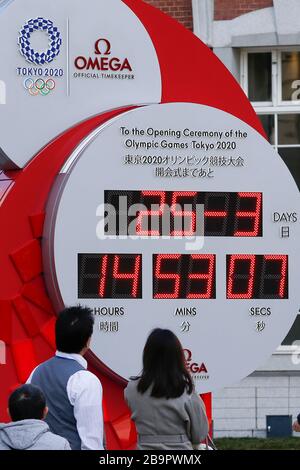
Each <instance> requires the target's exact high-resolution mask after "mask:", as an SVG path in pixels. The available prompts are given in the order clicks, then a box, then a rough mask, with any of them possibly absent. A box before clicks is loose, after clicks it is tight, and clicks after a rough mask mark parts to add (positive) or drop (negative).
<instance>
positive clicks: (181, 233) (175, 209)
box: [171, 191, 197, 237]
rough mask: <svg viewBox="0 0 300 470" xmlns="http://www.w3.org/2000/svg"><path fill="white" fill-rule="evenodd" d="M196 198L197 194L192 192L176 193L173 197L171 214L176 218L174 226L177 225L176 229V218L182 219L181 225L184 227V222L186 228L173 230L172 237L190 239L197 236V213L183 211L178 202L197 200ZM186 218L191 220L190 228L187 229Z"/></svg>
mask: <svg viewBox="0 0 300 470" xmlns="http://www.w3.org/2000/svg"><path fill="white" fill-rule="evenodd" d="M195 196H197V192H191V191H180V192H178V191H177V192H174V193H173V195H172V205H171V213H172V214H173V216H174V224H175V227H176V218H178V217H180V223H181V225H182V222H183V227H184V230H176V229H175V230H173V231H172V232H171V235H172V236H175V237H188V236H192V235H194V234H195V232H196V213H195V211H186V210H182V208H181V209H180V207H181V206H180V204H179V202H178V200H179V199H180V198H183V197H184V198H195ZM186 218H189V219H190V224H189V228H188V229H186V224H185V221H186Z"/></svg>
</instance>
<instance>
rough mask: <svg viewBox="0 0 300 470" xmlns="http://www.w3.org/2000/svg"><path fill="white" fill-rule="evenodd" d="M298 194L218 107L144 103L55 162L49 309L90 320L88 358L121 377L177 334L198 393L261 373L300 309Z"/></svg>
mask: <svg viewBox="0 0 300 470" xmlns="http://www.w3.org/2000/svg"><path fill="white" fill-rule="evenodd" d="M298 217H299V192H298V189H297V187H296V184H295V182H294V180H293V178H292V176H291V174H290V172H289V170H288V169H287V167H286V166H285V164H284V163H283V161H282V160H281V158H280V156H279V155H278V154H277V153H276V152H275V151H274V150H273V148H272V147H271V146H270V145H269V144H268V143H267V142H266V141H265V140H264V139H263V138H262V137H261V136H260V135H259V134H258V133H257V132H255V131H254V130H253V129H252V128H250V127H249V126H248V125H246V124H245V123H244V122H242V121H240V120H238V119H237V118H235V117H233V116H231V115H229V114H226V113H224V112H222V111H220V110H218V109H215V108H210V107H207V106H202V105H196V104H190V103H172V104H164V105H153V106H146V107H142V108H139V109H135V110H131V111H129V112H126V113H124V114H123V115H121V116H119V117H117V118H115V119H113V120H111V121H110V122H108V123H107V124H106V125H103V126H102V127H100V128H99V129H97V130H96V131H95V132H94V133H93V134H91V135H90V136H89V137H88V138H87V139H86V140H85V141H84V142H82V144H81V145H80V147H79V148H78V149H77V150H76V151H75V153H74V154H73V155H71V157H70V158H69V160H68V162H67V163H66V165H65V166H64V167H63V168H62V170H61V173H60V175H59V177H58V179H57V183H56V185H55V187H54V189H53V192H52V195H51V197H50V200H49V204H48V208H47V220H46V232H45V243H44V256H45V265H46V266H47V268H46V271H47V272H46V279H47V283H48V289H49V292H50V295H51V297H52V299H53V301H54V303H55V305H56V307H57V309H59V308H61V307H62V306H64V305H73V304H77V303H80V304H83V305H87V306H89V307H91V308H92V309H93V312H94V314H95V331H94V335H93V340H92V347H91V348H92V351H93V353H94V354H95V355H96V356H97V357H98V358H99V359H100V360H101V361H102V362H104V363H105V364H106V365H107V366H108V367H109V368H110V369H111V370H112V371H114V372H115V373H117V374H118V375H120V376H121V377H123V378H126V379H128V378H129V377H130V376H131V375H136V374H138V373H139V372H140V371H141V368H142V352H143V347H144V344H145V341H146V338H147V336H148V334H149V333H150V331H151V330H152V329H153V328H155V327H161V328H168V329H171V330H173V331H174V332H175V333H176V334H177V335H178V337H179V338H180V340H181V342H182V345H183V347H184V349H185V354H186V361H187V365H188V367H189V369H190V371H191V373H192V375H193V377H194V380H195V384H196V388H197V390H198V391H199V392H208V391H212V390H215V389H217V388H221V387H223V386H226V385H228V384H230V383H233V382H236V381H238V380H240V379H242V378H243V377H245V376H247V375H248V374H249V373H251V372H252V371H253V370H255V368H256V367H257V366H259V365H261V364H262V363H263V362H264V361H265V360H266V359H267V358H268V356H269V355H271V353H272V352H274V350H275V349H276V347H277V346H278V345H279V344H280V342H281V341H282V339H283V338H284V336H285V335H286V334H287V332H288V330H289V328H290V327H291V325H292V323H293V321H294V319H295V316H296V314H297V311H298V307H299V304H298V301H299V294H298V291H299V287H298V279H299V272H298V271H299V269H298V266H299V249H298V247H299V230H300V228H299V221H298Z"/></svg>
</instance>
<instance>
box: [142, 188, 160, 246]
mask: <svg viewBox="0 0 300 470" xmlns="http://www.w3.org/2000/svg"><path fill="white" fill-rule="evenodd" d="M142 196H143V197H144V198H145V197H151V198H153V197H158V198H159V209H158V210H151V209H150V210H146V211H140V212H139V214H138V217H137V223H136V234H137V235H141V236H146V237H149V236H150V237H151V236H159V235H160V231H159V230H152V229H151V228H150V230H143V223H144V220H145V219H146V222H147V225H146V227H148V222H149V218H150V226H151V225H152V217H154V216H155V217H162V215H163V213H164V209H165V202H166V193H165V191H142ZM148 228H149V227H148Z"/></svg>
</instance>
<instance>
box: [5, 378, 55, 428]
mask: <svg viewBox="0 0 300 470" xmlns="http://www.w3.org/2000/svg"><path fill="white" fill-rule="evenodd" d="M8 411H9V414H10V417H11V420H12V421H13V422H16V421H23V420H24V419H44V418H45V417H46V416H47V413H48V408H47V406H46V399H45V396H44V394H43V392H42V391H41V390H40V389H39V388H38V387H35V386H34V385H30V384H27V385H22V386H21V387H19V388H17V389H16V390H15V391H14V392H13V393H12V394H11V395H10V397H9V399H8Z"/></svg>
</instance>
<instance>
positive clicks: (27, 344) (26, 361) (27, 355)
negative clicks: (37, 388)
mask: <svg viewBox="0 0 300 470" xmlns="http://www.w3.org/2000/svg"><path fill="white" fill-rule="evenodd" d="M12 353H13V358H14V363H15V366H16V370H17V375H18V379H19V382H21V383H25V382H26V381H27V379H28V378H29V376H30V374H31V372H32V371H33V369H34V368H35V367H36V366H37V365H38V361H37V358H36V355H35V351H34V348H33V344H32V341H31V340H30V339H27V340H24V341H18V342H17V343H14V344H12Z"/></svg>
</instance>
